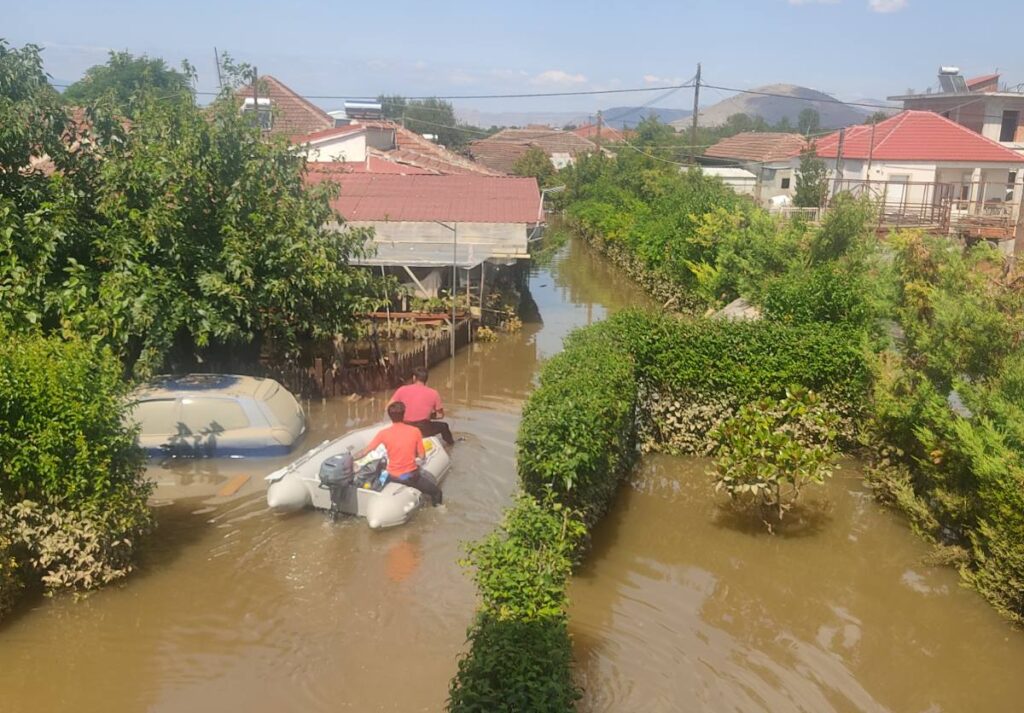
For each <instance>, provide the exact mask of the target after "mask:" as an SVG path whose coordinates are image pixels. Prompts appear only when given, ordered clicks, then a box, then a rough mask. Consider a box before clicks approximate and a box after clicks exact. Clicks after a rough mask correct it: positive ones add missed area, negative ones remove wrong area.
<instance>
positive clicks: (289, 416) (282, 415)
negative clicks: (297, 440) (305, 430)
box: [265, 387, 302, 431]
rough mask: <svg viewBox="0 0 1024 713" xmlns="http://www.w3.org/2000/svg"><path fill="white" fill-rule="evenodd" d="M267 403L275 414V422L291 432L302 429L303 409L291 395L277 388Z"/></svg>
mask: <svg viewBox="0 0 1024 713" xmlns="http://www.w3.org/2000/svg"><path fill="white" fill-rule="evenodd" d="M265 403H266V404H267V406H268V407H269V408H270V412H271V413H272V414H274V420H275V421H277V422H278V423H280V424H281V425H283V426H285V427H286V428H288V429H291V430H293V431H294V430H299V429H301V428H302V409H301V407H300V406H299V402H298V401H296V400H295V397H294V396H292V395H291V394H290V393H288V392H287V391H285V390H284V389H282V388H281V387H277V389H275V390H274V392H273V393H272V394H271V395H270V396H269V397H268V398H267V399H266V401H265Z"/></svg>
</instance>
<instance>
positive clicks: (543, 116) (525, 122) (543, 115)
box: [455, 106, 693, 129]
mask: <svg viewBox="0 0 1024 713" xmlns="http://www.w3.org/2000/svg"><path fill="white" fill-rule="evenodd" d="M601 113H602V116H603V117H604V121H605V123H606V124H607V125H608V126H614V127H615V128H616V129H625V128H632V127H634V126H636V125H637V124H639V123H640V121H641V120H642V119H644V118H645V117H648V116H650V115H651V114H654V115H655V116H657V117H658V121H660V122H662V123H663V124H670V123H672V122H673V121H676V120H681V119H684V118H685V117H688V116H690V114H692V113H693V112H690V111H687V110H685V109H663V108H660V107H656V106H647V107H633V106H613V107H610V108H608V109H604V110H602V112H601ZM455 114H456V116H457V117H458V118H459V121H464V122H466V123H469V124H472V125H473V126H483V127H488V126H523V127H525V126H531V125H542V126H553V127H555V128H559V129H560V128H562V127H563V126H566V125H567V124H574V125H576V126H583V125H584V124H589V123H590V122H592V121H595V120H596V116H597V112H594V113H592V114H588V113H586V112H579V111H518V112H513V111H507V112H489V111H476V110H474V109H456V111H455Z"/></svg>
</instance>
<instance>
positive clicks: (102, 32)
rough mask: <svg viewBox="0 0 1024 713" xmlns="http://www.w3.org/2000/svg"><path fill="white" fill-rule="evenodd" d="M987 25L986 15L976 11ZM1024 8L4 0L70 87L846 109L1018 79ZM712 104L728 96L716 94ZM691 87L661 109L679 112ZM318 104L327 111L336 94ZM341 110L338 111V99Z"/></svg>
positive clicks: (909, 3) (847, 3)
mask: <svg viewBox="0 0 1024 713" xmlns="http://www.w3.org/2000/svg"><path fill="white" fill-rule="evenodd" d="M986 17H987V18H991V19H990V20H986V19H983V18H986ZM1022 17H1024V10H1022V9H1021V5H1020V2H1019V0H1016V1H1014V0H981V1H980V2H974V3H970V4H968V5H965V4H964V3H963V2H953V1H952V0H695V1H694V0H691V1H689V2H686V1H683V0H676V2H662V1H660V0H659V1H655V2H640V3H637V4H636V7H634V8H631V7H629V5H628V4H626V3H621V2H619V3H614V4H613V3H602V2H593V1H591V2H573V1H564V0H563V1H562V2H557V1H555V0H548V1H547V2H534V1H533V0H516V1H515V2H508V3H495V2H482V1H481V0H477V1H476V2H442V1H440V0H435V1H434V2H424V1H423V0H420V1H419V2H406V1H405V0H385V1H383V2H370V3H367V2H327V1H326V0H291V2H265V1H263V0H248V1H247V2H240V1H237V0H225V1H221V0H205V1H199V0H178V1H177V2H171V1H167V0H164V1H163V2H149V1H148V0H135V1H134V2H127V1H124V0H91V1H90V2H88V3H85V4H83V3H82V2H81V0H76V1H75V2H71V1H70V0H68V1H65V0H34V1H32V0H19V1H17V2H14V1H12V0H0V18H2V22H0V36H3V37H5V38H6V39H7V40H8V41H9V42H11V43H13V44H15V45H21V44H25V43H27V42H34V43H36V44H40V45H43V46H44V47H45V48H46V49H45V52H44V59H45V62H46V68H47V70H48V71H49V72H50V74H51V75H53V76H54V77H55V78H57V79H61V80H74V79H77V78H78V77H79V76H81V73H82V71H83V70H85V69H86V68H87V67H89V66H90V65H93V64H96V63H100V62H102V61H104V59H105V56H106V52H107V51H108V49H127V50H129V51H131V52H134V53H147V54H149V55H151V56H160V57H163V58H165V59H167V60H168V61H169V62H170V63H172V64H177V63H178V62H179V61H180V60H181V59H182V58H188V59H189V60H190V61H191V62H192V63H193V64H194V65H195V66H196V67H197V69H198V71H199V82H198V84H199V88H200V89H215V88H216V74H215V71H214V65H213V48H214V46H216V47H217V48H218V49H220V50H222V51H228V52H230V53H231V54H232V56H234V57H235V58H236V59H238V60H243V61H247V62H251V63H254V64H256V65H257V66H258V68H259V70H260V71H261V73H269V74H273V75H275V76H276V77H278V78H279V79H281V80H282V81H284V82H285V83H286V84H288V85H290V86H292V87H293V88H294V89H296V90H298V91H300V92H302V93H305V94H329V95H343V96H372V95H376V94H378V93H380V92H386V93H401V94H406V95H424V94H440V95H455V94H480V93H514V92H515V93H518V92H531V91H536V92H545V91H561V90H584V89H607V88H619V87H638V86H658V85H663V84H672V83H677V82H682V81H686V80H687V79H689V78H690V77H691V76H692V75H693V73H694V71H695V66H696V64H697V62H698V61H700V62H702V63H703V65H704V79H705V81H706V82H710V83H714V84H719V85H723V86H730V87H741V88H752V87H755V86H759V85H762V84H769V83H775V82H786V83H792V84H801V85H805V86H809V87H813V88H815V89H820V90H823V91H827V92H830V93H832V94H835V95H837V96H839V97H841V98H844V99H848V100H850V99H857V98H863V97H874V98H884V96H886V95H888V94H896V93H902V92H903V91H904V90H905V89H907V88H914V89H917V90H919V91H920V90H924V89H925V88H926V87H928V86H929V85H932V84H934V83H935V75H936V70H937V68H938V66H939V65H940V64H955V65H958V66H960V67H962V68H963V70H964V72H965V74H967V75H969V76H970V75H975V74H983V73H987V72H991V71H995V70H996V69H997V68H998V69H999V70H1000V71H1001V72H1002V73H1003V77H1004V79H1005V80H1007V81H1010V82H1011V83H1014V84H1016V83H1018V82H1024V52H1021V39H1020V31H1019V27H1020V20H1021V19H1022ZM654 96H655V95H650V94H638V95H620V96H612V97H601V98H590V97H588V98H572V99H543V100H507V99H503V100H475V101H469V100H467V101H463V102H456V105H457V106H460V107H463V108H476V109H480V110H484V111H488V110H493V111H510V110H522V111H533V110H548V111H557V110H572V111H590V110H593V109H595V108H598V107H600V106H609V105H613V104H639V103H642V102H644V101H647V100H649V99H651V98H653V97H654ZM704 96H705V97H706V101H703V102H702V103H711V102H714V101H717V100H718V99H721V98H723V97H724V96H725V94H723V93H720V92H716V91H710V90H709V91H708V92H706V93H705V95H704ZM691 97H692V95H691V94H690V93H689V91H683V92H679V93H677V94H676V95H674V96H672V97H670V98H668V99H666V100H664V101H662V102H658V103H659V105H664V106H675V107H685V106H688V105H689V103H690V102H691V101H692V98H691ZM320 103H321V104H325V105H331V104H332V102H331V101H329V100H326V101H321V102H320ZM334 103H335V104H340V101H339V102H334Z"/></svg>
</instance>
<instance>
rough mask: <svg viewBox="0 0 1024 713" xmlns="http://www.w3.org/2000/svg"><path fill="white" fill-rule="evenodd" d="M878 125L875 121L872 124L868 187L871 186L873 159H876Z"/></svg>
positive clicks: (869, 145)
mask: <svg viewBox="0 0 1024 713" xmlns="http://www.w3.org/2000/svg"><path fill="white" fill-rule="evenodd" d="M876 123H877V122H875V121H872V122H871V140H870V142H869V143H868V175H867V179H868V185H869V186H870V185H871V159H872V158H874V155H875V124H876Z"/></svg>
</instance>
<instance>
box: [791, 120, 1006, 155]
mask: <svg viewBox="0 0 1024 713" xmlns="http://www.w3.org/2000/svg"><path fill="white" fill-rule="evenodd" d="M838 145H839V132H838V131H837V132H835V133H832V134H829V135H828V136H824V137H822V138H820V139H818V140H817V141H816V142H815V151H816V153H817V154H818V156H819V157H821V158H835V157H836V153H837V151H838ZM869 154H870V155H871V158H872V159H873V160H875V161H944V162H955V163H974V164H978V163H1017V164H1021V163H1024V156H1021V154H1019V153H1016V152H1015V151H1011V150H1010V149H1008V148H1006V147H1005V146H1001V145H1000V144H999V143H997V142H995V141H993V140H992V139H988V138H985V137H984V136H982V135H981V134H976V133H975V132H973V131H971V130H970V129H968V128H966V127H964V126H961V125H960V124H957V123H956V122H955V121H951V120H950V119H947V118H946V117H944V116H940V115H939V114H936V113H935V112H932V111H918V110H908V111H903V112H900V113H899V114H897V115H896V116H894V117H892V118H890V119H886V120H885V121H881V122H879V123H878V124H876V125H875V131H874V139H872V133H871V127H870V126H865V125H862V126H853V127H850V128H848V129H846V136H845V138H844V140H843V158H848V159H860V160H866V159H867V158H868V155H869ZM793 155H796V153H794V154H793Z"/></svg>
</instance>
